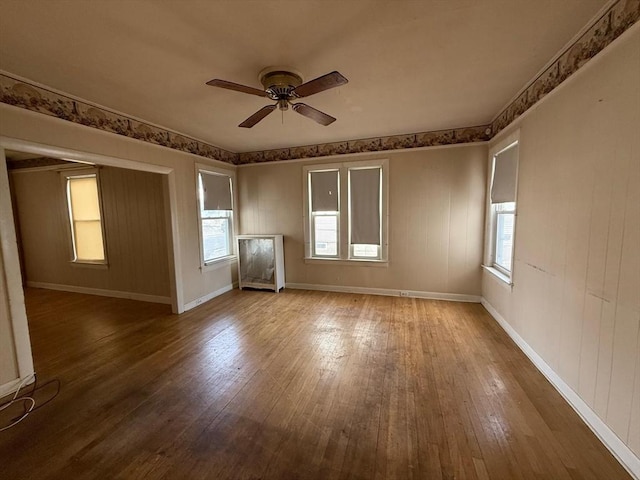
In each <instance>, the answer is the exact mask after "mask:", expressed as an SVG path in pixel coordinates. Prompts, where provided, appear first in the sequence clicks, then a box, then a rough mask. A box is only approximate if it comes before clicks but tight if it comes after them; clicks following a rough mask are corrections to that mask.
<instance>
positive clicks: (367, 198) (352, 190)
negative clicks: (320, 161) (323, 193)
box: [349, 167, 381, 245]
mask: <svg viewBox="0 0 640 480" xmlns="http://www.w3.org/2000/svg"><path fill="white" fill-rule="evenodd" d="M380 173H381V169H380V167H376V168H358V169H350V170H349V199H350V219H351V244H367V245H380V221H381V211H380V206H381V205H380V191H381V187H380V185H381V183H380V181H381V175H380Z"/></svg>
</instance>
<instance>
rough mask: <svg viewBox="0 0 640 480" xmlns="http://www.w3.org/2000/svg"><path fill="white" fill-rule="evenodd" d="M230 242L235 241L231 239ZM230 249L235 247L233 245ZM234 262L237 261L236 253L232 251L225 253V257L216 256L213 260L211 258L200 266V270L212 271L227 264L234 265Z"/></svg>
mask: <svg viewBox="0 0 640 480" xmlns="http://www.w3.org/2000/svg"><path fill="white" fill-rule="evenodd" d="M234 239H235V236H234ZM232 243H235V241H233V240H232ZM232 249H235V247H233V248H232ZM236 263H238V255H237V254H235V253H234V254H232V255H227V256H226V257H220V258H216V259H215V260H211V261H210V262H209V263H206V264H204V265H203V266H202V267H200V270H201V271H202V273H204V272H212V271H214V270H219V269H221V268H223V267H226V266H228V265H232V264H234V265H235V264H236Z"/></svg>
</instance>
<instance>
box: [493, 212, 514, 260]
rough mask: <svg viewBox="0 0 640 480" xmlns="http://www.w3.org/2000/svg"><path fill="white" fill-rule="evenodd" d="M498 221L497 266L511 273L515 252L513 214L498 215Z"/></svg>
mask: <svg viewBox="0 0 640 480" xmlns="http://www.w3.org/2000/svg"><path fill="white" fill-rule="evenodd" d="M497 215H498V218H497V219H496V220H497V221H496V264H497V265H499V266H501V267H502V268H504V269H506V270H508V271H511V253H512V250H513V222H514V218H515V216H514V214H513V213H498V214H497Z"/></svg>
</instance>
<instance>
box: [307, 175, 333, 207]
mask: <svg viewBox="0 0 640 480" xmlns="http://www.w3.org/2000/svg"><path fill="white" fill-rule="evenodd" d="M338 208H339V207H338V170H331V171H326V172H311V211H312V212H337V211H338Z"/></svg>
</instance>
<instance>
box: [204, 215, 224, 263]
mask: <svg viewBox="0 0 640 480" xmlns="http://www.w3.org/2000/svg"><path fill="white" fill-rule="evenodd" d="M202 250H203V255H204V261H205V263H206V262H209V261H211V260H214V259H216V258H220V257H224V256H226V255H230V254H231V248H230V242H229V219H228V218H203V219H202Z"/></svg>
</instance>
